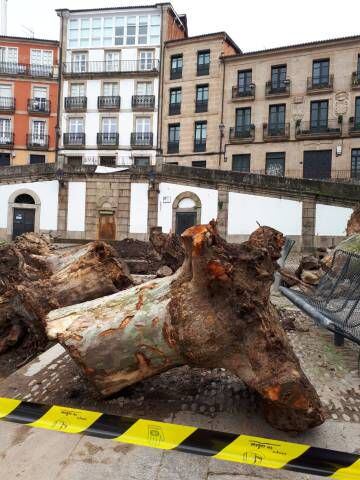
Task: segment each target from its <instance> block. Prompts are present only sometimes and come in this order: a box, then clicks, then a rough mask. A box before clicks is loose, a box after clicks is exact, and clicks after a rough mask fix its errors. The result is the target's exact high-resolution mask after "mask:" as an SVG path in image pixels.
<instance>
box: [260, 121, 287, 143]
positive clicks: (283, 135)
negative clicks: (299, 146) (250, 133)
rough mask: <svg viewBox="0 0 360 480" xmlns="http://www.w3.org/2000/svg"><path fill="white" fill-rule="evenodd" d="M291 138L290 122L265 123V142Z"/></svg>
mask: <svg viewBox="0 0 360 480" xmlns="http://www.w3.org/2000/svg"><path fill="white" fill-rule="evenodd" d="M289 139H290V123H282V124H275V125H272V124H270V123H264V124H263V140H264V142H281V141H284V140H289Z"/></svg>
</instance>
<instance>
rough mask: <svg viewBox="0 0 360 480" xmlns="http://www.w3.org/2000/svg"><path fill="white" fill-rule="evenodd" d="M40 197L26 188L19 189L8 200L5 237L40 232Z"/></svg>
mask: <svg viewBox="0 0 360 480" xmlns="http://www.w3.org/2000/svg"><path fill="white" fill-rule="evenodd" d="M40 209H41V201H40V197H39V196H38V195H37V194H36V193H35V192H34V191H33V190H30V189H28V188H19V190H16V191H15V192H13V193H12V194H11V195H10V197H9V200H8V221H7V235H8V237H9V238H15V237H17V236H19V235H21V234H22V233H26V232H35V233H39V232H40Z"/></svg>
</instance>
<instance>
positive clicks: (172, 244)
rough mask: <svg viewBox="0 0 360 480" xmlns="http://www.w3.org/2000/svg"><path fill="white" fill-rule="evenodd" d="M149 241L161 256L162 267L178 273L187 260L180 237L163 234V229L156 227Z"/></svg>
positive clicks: (152, 230)
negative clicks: (185, 259)
mask: <svg viewBox="0 0 360 480" xmlns="http://www.w3.org/2000/svg"><path fill="white" fill-rule="evenodd" d="M149 240H150V243H151V245H152V246H153V247H154V250H155V251H156V252H157V253H158V254H159V255H160V258H161V262H162V265H166V266H167V267H169V268H171V270H172V271H173V272H176V270H177V269H178V268H180V267H181V265H182V264H183V261H184V258H185V250H184V247H183V244H182V241H181V238H180V237H179V235H174V234H173V233H169V234H167V233H162V231H161V228H159V227H154V228H152V229H151V232H150V237H149Z"/></svg>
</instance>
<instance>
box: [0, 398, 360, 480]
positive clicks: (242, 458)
mask: <svg viewBox="0 0 360 480" xmlns="http://www.w3.org/2000/svg"><path fill="white" fill-rule="evenodd" d="M0 419H1V420H5V421H8V422H15V423H21V424H25V425H28V426H30V427H37V428H45V429H47V430H55V431H58V432H64V433H82V434H85V435H89V436H94V437H99V438H105V439H109V440H115V441H116V442H123V443H131V444H133V445H141V446H145V447H151V448H160V449H162V450H177V451H180V452H185V453H193V454H196V455H204V456H209V457H214V458H217V459H219V460H227V461H230V462H238V463H246V464H249V465H255V466H260V467H267V468H272V469H284V470H291V471H294V472H302V473H309V474H313V475H319V476H323V477H328V478H335V479H338V480H355V479H357V480H360V455H357V454H353V453H345V452H338V451H335V450H327V449H324V448H316V447H311V446H309V445H303V444H298V443H290V442H283V441H281V440H271V439H267V438H259V437H252V436H249V435H236V434H232V433H223V432H216V431H211V430H204V429H201V428H196V427H189V426H185V425H176V424H172V423H164V422H157V421H153V420H144V419H131V418H128V417H119V416H115V415H107V414H103V413H100V412H92V411H89V410H79V409H76V408H69V407H61V406H57V405H55V406H45V405H40V404H34V403H29V402H22V401H21V400H14V399H10V398H0Z"/></svg>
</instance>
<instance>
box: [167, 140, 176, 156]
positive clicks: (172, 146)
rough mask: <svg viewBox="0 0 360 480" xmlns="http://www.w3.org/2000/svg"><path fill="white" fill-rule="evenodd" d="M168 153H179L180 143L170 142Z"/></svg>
mask: <svg viewBox="0 0 360 480" xmlns="http://www.w3.org/2000/svg"><path fill="white" fill-rule="evenodd" d="M167 152H168V153H179V141H177V142H168V144H167Z"/></svg>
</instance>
